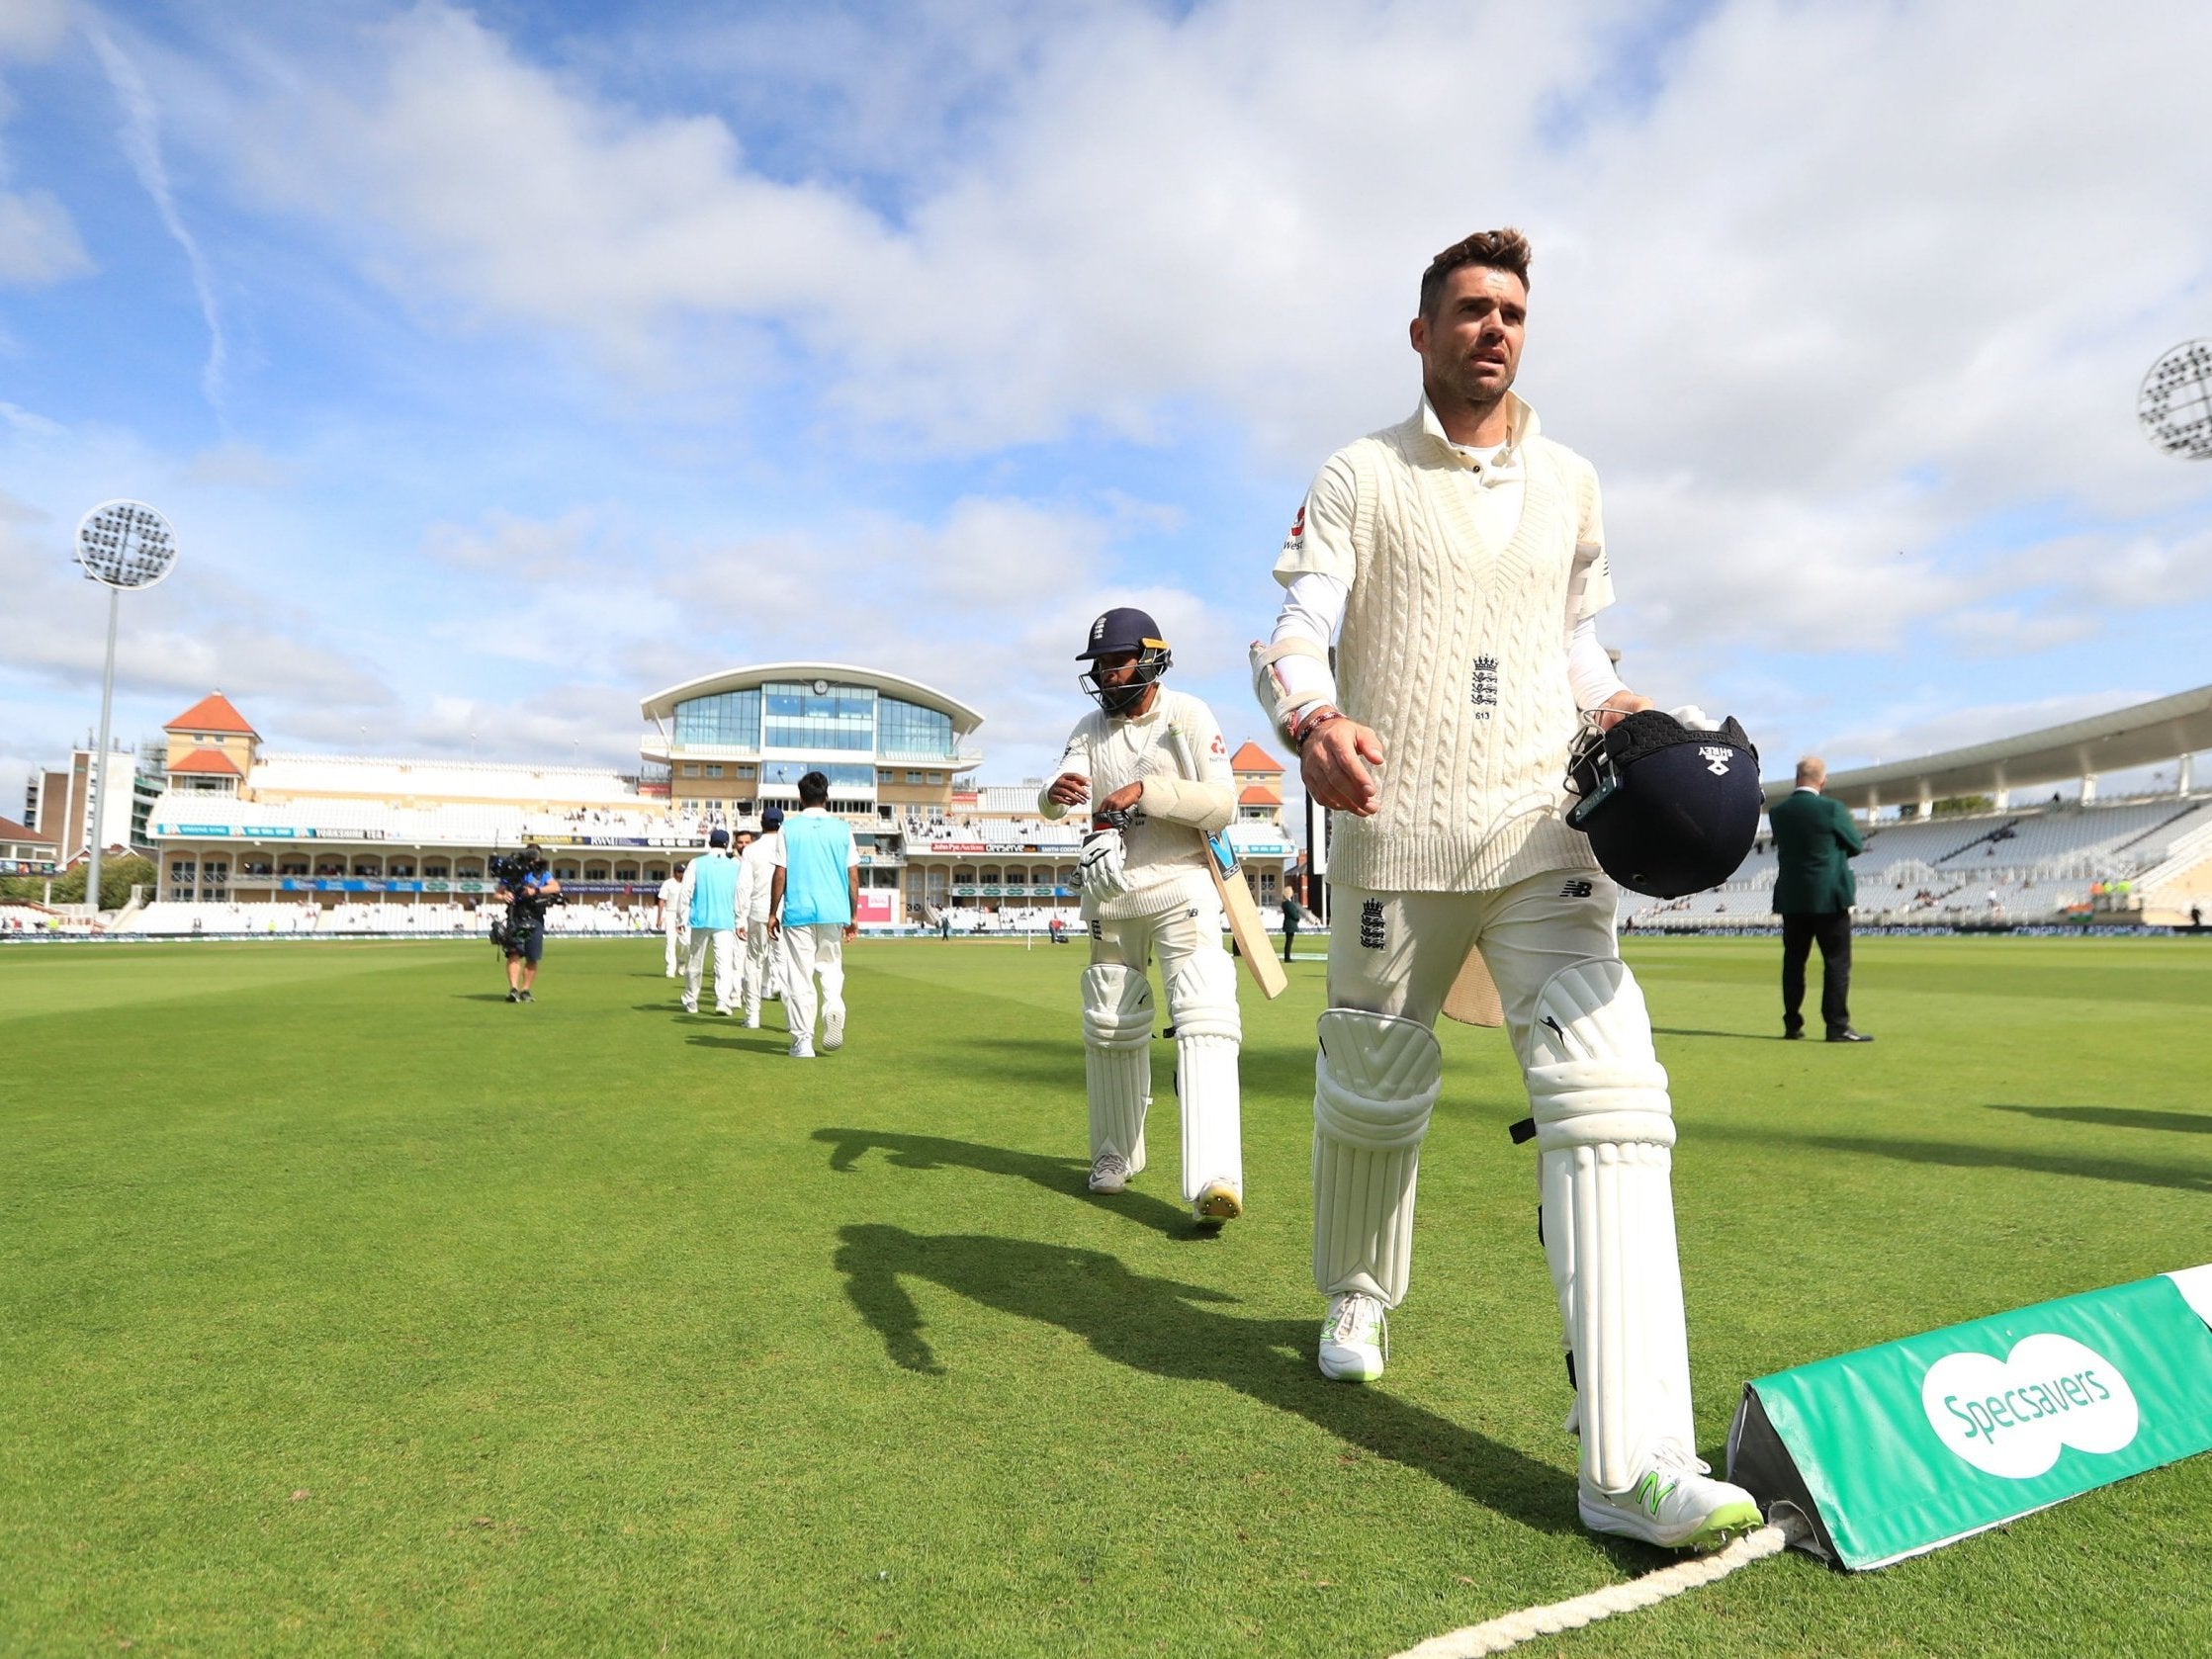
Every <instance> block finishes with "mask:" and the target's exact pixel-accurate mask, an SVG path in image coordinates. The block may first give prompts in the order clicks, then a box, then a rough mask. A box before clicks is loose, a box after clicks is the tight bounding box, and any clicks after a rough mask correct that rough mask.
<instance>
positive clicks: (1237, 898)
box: [1168, 727, 1290, 1003]
mask: <svg viewBox="0 0 2212 1659" xmlns="http://www.w3.org/2000/svg"><path fill="white" fill-rule="evenodd" d="M1168 742H1169V743H1170V744H1171V745H1172V746H1173V747H1174V749H1175V758H1176V769H1177V770H1178V771H1180V772H1182V774H1183V775H1184V776H1185V777H1187V778H1190V779H1191V780H1192V781H1193V782H1196V781H1197V779H1198V778H1199V776H1200V775H1201V774H1200V773H1199V771H1198V765H1197V759H1196V757H1195V756H1194V755H1193V754H1192V752H1191V742H1190V740H1189V739H1188V738H1186V737H1185V736H1184V735H1183V733H1182V732H1181V731H1179V730H1177V729H1175V728H1173V727H1170V728H1169V730H1168ZM1191 832H1192V833H1193V834H1194V835H1195V836H1197V837H1198V840H1199V842H1200V843H1201V844H1202V845H1203V846H1204V847H1205V852H1206V860H1205V867H1206V873H1207V874H1209V875H1210V876H1212V877H1213V891H1214V892H1215V893H1216V894H1218V895H1219V896H1220V899H1221V913H1222V915H1224V916H1226V917H1228V918H1229V937H1230V938H1232V939H1234V940H1236V942H1237V953H1238V954H1239V955H1240V956H1242V957H1243V958H1244V965H1245V967H1246V969H1247V970H1249V971H1250V973H1251V975H1252V983H1253V984H1255V985H1257V986H1258V987H1259V988H1260V994H1261V995H1262V996H1263V997H1265V998H1267V999H1268V1001H1269V1002H1271V1003H1272V1002H1274V1001H1275V999H1276V998H1278V997H1280V996H1282V995H1283V992H1285V991H1287V990H1288V989H1289V988H1290V977H1289V975H1287V974H1285V973H1284V972H1283V964H1282V963H1280V962H1278V961H1277V960H1276V959H1275V941H1274V940H1273V939H1272V938H1270V937H1269V934H1268V930H1267V928H1266V927H1264V926H1262V925H1261V923H1260V907H1259V906H1257V905H1255V904H1254V903H1253V902H1252V889H1250V888H1249V887H1247V886H1245V885H1244V872H1243V871H1242V870H1240V869H1238V868H1237V855H1236V851H1235V849H1234V848H1232V847H1231V846H1230V845H1229V837H1228V835H1227V834H1226V833H1224V832H1223V831H1221V830H1218V829H1217V830H1214V831H1213V832H1212V833H1210V834H1209V833H1207V832H1206V831H1205V830H1203V829H1194V830H1192V831H1191Z"/></svg>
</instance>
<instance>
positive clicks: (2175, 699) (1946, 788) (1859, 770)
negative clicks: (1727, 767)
mask: <svg viewBox="0 0 2212 1659" xmlns="http://www.w3.org/2000/svg"><path fill="white" fill-rule="evenodd" d="M2207 748H2212V685H2200V686H2198V687H2197V688H2196V689H2195V690H2194V691H2181V692H2176V693H2175V694H2174V695H2172V696H2171V697H2160V698H2157V699H2155V700H2154V701H2152V702H2149V703H2138V704H2136V705H2135V706H2134V707H2133V708H2126V709H2114V710H2113V711H2112V712H2111V713H2110V714H2099V715H2091V716H2090V717H2089V718H2088V719H2086V720H2072V721H2068V722H2067V723H2066V724H2065V725H2063V726H2047V727H2044V728H2043V729H2042V730H2041V731H2037V732H2023V733H2021V734H2020V735H2019V736H2018V737H2016V738H1999V739H1998V740H1997V741H1996V742H1988V743H1975V744H1973V745H1971V746H1970V747H1967V748H1951V749H1944V750H1942V751H1940V752H1939V753H1935V754H1923V755H1921V756H1919V757H1918V758H1917V759H1913V760H1893V761H1886V762H1884V763H1883V764H1882V765H1879V766H1859V767H1854V768H1853V769H1852V770H1850V771H1847V772H1830V773H1829V774H1828V782H1827V787H1826V789H1825V790H1824V791H1823V793H1825V794H1826V795H1828V796H1830V797H1831V798H1833V799H1835V800H1838V801H1841V802H1842V803H1843V804H1844V805H1845V806H1847V807H1854V808H1862V809H1863V808H1872V807H1875V806H1898V805H1901V804H1902V803H1903V802H1906V801H1919V800H1923V799H1926V800H1933V801H1944V800H1949V799H1951V798H1953V797H1955V796H1960V795H1994V794H1996V793H1997V792H1998V791H1999V790H2004V789H2023V788H2033V787H2034V786H2035V785H2037V784H2044V783H2063V782H2065V781H2067V780H2068V779H2070V778H2079V777H2086V776H2090V775H2093V774H2095V773H2098V772H2118V771H2124V770H2126V769H2127V768H2129V767H2131V766H2149V765H2154V764H2156V763H2157V762H2159V761H2161V760H2172V759H2176V758H2178V757H2179V756H2181V755H2184V754H2194V753H2196V752H2197V751H2198V750H2199V749H2207ZM1793 787H1794V783H1793V781H1792V780H1791V779H1790V778H1786V777H1785V778H1777V779H1775V780H1774V781H1772V782H1770V783H1767V784H1766V785H1764V788H1765V790H1766V798H1767V800H1768V802H1769V803H1770V804H1771V803H1772V802H1775V801H1778V800H1780V799H1781V798H1782V797H1783V796H1785V795H1787V794H1789V793H1790V791H1791V789H1792V788H1793Z"/></svg>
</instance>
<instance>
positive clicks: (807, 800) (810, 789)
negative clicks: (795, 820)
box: [799, 772, 830, 807]
mask: <svg viewBox="0 0 2212 1659" xmlns="http://www.w3.org/2000/svg"><path fill="white" fill-rule="evenodd" d="M829 799H830V776H829V774H828V773H827V772H809V773H808V774H807V775H806V776H805V777H803V778H801V779H800V780H799V805H800V806H802V807H819V806H823V805H825V804H826V803H827V802H828V801H829Z"/></svg>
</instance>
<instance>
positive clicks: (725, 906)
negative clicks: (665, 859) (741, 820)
mask: <svg viewBox="0 0 2212 1659" xmlns="http://www.w3.org/2000/svg"><path fill="white" fill-rule="evenodd" d="M683 882H684V886H685V887H687V888H689V889H690V897H689V899H688V901H687V902H686V906H685V919H686V922H687V926H688V931H689V934H690V939H691V945H690V949H689V950H688V951H686V952H685V955H684V970H683V1011H684V1012H685V1013H697V1012H698V1011H699V982H700V980H701V978H702V977H703V976H704V974H705V971H706V961H707V947H708V945H709V944H712V945H713V947H714V1011H715V1012H716V1013H721V1014H730V1013H735V1012H737V1007H738V996H739V993H738V865H737V861H736V860H735V859H733V858H732V857H731V856H730V831H729V830H727V829H717V830H715V831H714V832H713V833H711V834H710V835H708V836H707V854H706V856H705V857H704V858H694V859H692V860H691V867H690V868H689V869H687V870H685V871H684V873H683Z"/></svg>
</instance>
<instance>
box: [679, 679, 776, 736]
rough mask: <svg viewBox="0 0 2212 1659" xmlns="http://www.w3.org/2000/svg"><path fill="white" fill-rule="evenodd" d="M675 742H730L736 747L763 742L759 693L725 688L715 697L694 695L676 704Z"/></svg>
mask: <svg viewBox="0 0 2212 1659" xmlns="http://www.w3.org/2000/svg"><path fill="white" fill-rule="evenodd" d="M676 743H677V745H678V746H679V747H680V746H684V745H688V744H692V743H702V744H704V743H712V744H728V745H730V746H732V747H735V748H758V747H759V746H760V693H759V691H758V690H752V691H725V692H722V693H720V694H718V695H716V696H713V697H694V698H692V699H691V700H690V701H689V702H685V703H678V704H677V705H676Z"/></svg>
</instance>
